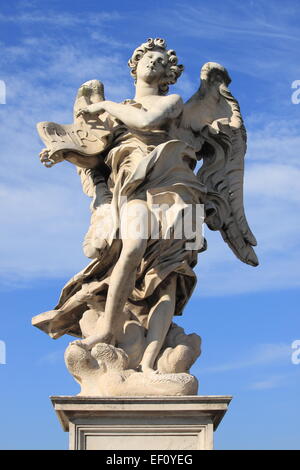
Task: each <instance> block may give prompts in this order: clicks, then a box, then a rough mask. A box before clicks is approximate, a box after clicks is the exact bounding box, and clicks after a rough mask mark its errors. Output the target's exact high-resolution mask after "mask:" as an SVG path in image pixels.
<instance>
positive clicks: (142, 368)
mask: <svg viewBox="0 0 300 470" xmlns="http://www.w3.org/2000/svg"><path fill="white" fill-rule="evenodd" d="M138 371H139V372H142V373H143V374H146V375H153V374H159V371H158V370H157V369H156V370H155V369H153V368H152V367H149V366H146V365H143V364H140V365H139V368H138Z"/></svg>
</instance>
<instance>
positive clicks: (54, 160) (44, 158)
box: [40, 148, 64, 168]
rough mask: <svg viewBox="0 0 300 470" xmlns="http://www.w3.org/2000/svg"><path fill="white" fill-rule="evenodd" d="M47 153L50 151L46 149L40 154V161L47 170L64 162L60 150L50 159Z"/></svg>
mask: <svg viewBox="0 0 300 470" xmlns="http://www.w3.org/2000/svg"><path fill="white" fill-rule="evenodd" d="M49 153H50V149H47V148H45V149H43V150H42V151H41V152H40V161H41V163H42V164H43V165H44V166H45V167H47V168H51V166H53V165H55V164H56V163H58V162H62V161H63V160H64V156H63V152H62V151H61V150H58V151H56V152H55V153H54V154H53V155H51V157H50V156H49Z"/></svg>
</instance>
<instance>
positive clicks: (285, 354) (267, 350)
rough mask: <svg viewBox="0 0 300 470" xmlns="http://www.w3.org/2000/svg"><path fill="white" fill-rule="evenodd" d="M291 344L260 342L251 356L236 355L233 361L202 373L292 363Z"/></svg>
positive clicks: (205, 369) (204, 370)
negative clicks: (238, 356)
mask: <svg viewBox="0 0 300 470" xmlns="http://www.w3.org/2000/svg"><path fill="white" fill-rule="evenodd" d="M290 358H291V345H290V344H284V343H278V344H276V343H275V344H259V345H257V346H255V348H254V349H253V351H252V352H251V353H250V355H249V356H244V357H241V358H237V357H235V359H234V360H233V361H232V362H228V363H225V364H220V365H218V366H215V367H207V368H204V369H202V373H216V372H227V371H230V370H237V369H248V368H249V367H253V366H255V367H258V366H266V365H270V364H279V363H280V364H287V365H290V364H291V359H290Z"/></svg>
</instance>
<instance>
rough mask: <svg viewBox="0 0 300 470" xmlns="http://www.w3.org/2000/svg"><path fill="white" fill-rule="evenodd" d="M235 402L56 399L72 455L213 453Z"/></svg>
mask: <svg viewBox="0 0 300 470" xmlns="http://www.w3.org/2000/svg"><path fill="white" fill-rule="evenodd" d="M231 398H232V397H230V396H178V397H177V396H176V397H157V396H155V397H132V398H131V397H83V396H75V397H70V396H54V397H51V400H52V403H53V406H54V408H55V411H56V413H57V415H58V418H59V420H60V422H61V425H62V427H63V429H64V431H69V436H70V440H69V442H70V449H72V450H100V449H101V450H210V449H213V433H214V431H215V430H216V429H217V427H218V425H219V423H220V421H221V420H222V418H223V416H224V414H225V413H226V410H227V408H228V405H229V403H230V401H231Z"/></svg>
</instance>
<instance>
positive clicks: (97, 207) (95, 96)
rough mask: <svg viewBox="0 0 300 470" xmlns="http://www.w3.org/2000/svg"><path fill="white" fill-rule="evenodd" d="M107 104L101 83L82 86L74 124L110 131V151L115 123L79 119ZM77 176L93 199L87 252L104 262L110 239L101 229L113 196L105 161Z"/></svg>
mask: <svg viewBox="0 0 300 470" xmlns="http://www.w3.org/2000/svg"><path fill="white" fill-rule="evenodd" d="M103 100H104V87H103V84H102V83H101V82H99V81H98V80H90V81H88V82H86V83H84V84H83V85H81V87H80V88H79V90H78V92H77V96H76V99H75V103H74V124H75V125H76V124H77V125H79V126H81V125H82V124H84V125H88V126H89V128H90V129H91V132H93V133H94V132H95V129H96V130H100V132H102V130H103V129H104V130H106V131H107V133H108V134H107V135H105V138H106V147H107V146H108V145H109V143H110V137H111V128H112V127H113V123H112V122H109V120H110V118H109V117H107V118H106V120H100V117H99V116H93V117H92V118H90V117H89V119H88V120H86V118H85V117H84V116H78V117H77V113H78V111H79V109H81V108H84V107H86V106H88V105H89V104H92V103H97V102H100V101H103ZM98 132H99V131H98ZM103 150H104V148H103ZM77 172H78V174H79V176H80V179H81V184H82V189H83V192H84V193H85V194H86V195H87V196H89V197H90V198H92V204H91V212H92V215H91V223H90V227H89V229H88V232H87V234H86V236H85V238H84V241H83V251H84V254H85V255H86V256H87V257H88V258H92V259H93V258H100V257H101V256H103V254H104V252H105V248H106V247H107V239H106V238H105V236H103V234H101V233H99V228H101V225H103V224H104V219H105V218H107V214H108V213H109V209H110V203H111V198H112V194H111V192H110V191H109V189H108V187H107V178H108V176H109V170H108V168H107V167H106V165H105V162H104V159H103V158H102V157H101V156H100V155H99V165H98V166H97V167H96V168H93V169H88V168H82V167H80V166H77Z"/></svg>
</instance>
